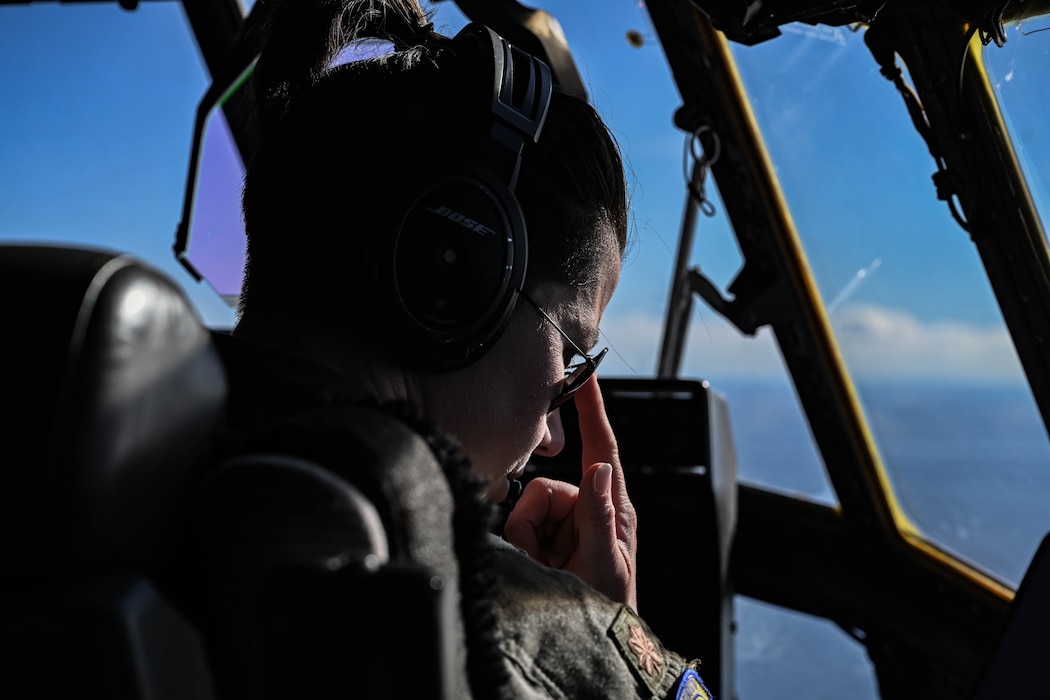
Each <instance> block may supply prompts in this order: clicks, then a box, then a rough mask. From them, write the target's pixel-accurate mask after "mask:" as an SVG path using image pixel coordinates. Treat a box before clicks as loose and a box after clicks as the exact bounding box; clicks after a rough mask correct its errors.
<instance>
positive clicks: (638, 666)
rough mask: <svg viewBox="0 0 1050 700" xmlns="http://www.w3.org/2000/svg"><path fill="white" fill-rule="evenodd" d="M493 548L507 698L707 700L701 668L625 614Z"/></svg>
mask: <svg viewBox="0 0 1050 700" xmlns="http://www.w3.org/2000/svg"><path fill="white" fill-rule="evenodd" d="M499 542H500V543H501V544H497V545H496V549H497V551H496V560H495V570H496V576H497V586H496V594H495V595H496V597H495V600H494V601H493V611H494V613H495V615H496V619H497V626H498V628H499V630H500V640H499V645H500V648H501V650H502V652H503V655H504V657H505V659H506V661H507V664H508V666H509V668H510V675H511V680H510V683H509V690H510V691H511V692H510V693H509V695H507V697H514V698H553V699H557V700H561V699H562V698H565V699H570V698H571V699H573V700H575V699H579V698H615V699H617V700H619V699H621V698H645V699H646V700H649V699H650V698H658V699H659V700H664V699H665V698H667V699H669V700H680V699H683V700H693V699H697V700H710V698H711V696H710V694H709V693H708V691H707V688H706V687H705V686H704V684H703V681H702V680H701V678H700V676H699V674H698V666H699V664H698V663H697V662H693V663H690V662H688V661H686V660H685V659H683V658H682V657H681V656H678V655H677V654H675V653H673V652H671V651H668V650H667V649H665V648H664V647H663V646H662V645H661V643H660V640H659V639H657V637H656V635H654V634H653V633H652V631H651V630H650V629H649V627H648V625H646V624H645V622H644V621H643V620H642V619H641V618H639V617H638V616H637V615H636V614H634V612H633V611H631V609H630V608H628V607H627V606H625V605H620V604H618V603H614V602H612V601H611V600H609V599H608V598H606V597H605V596H603V595H602V594H600V593H598V592H597V591H596V590H594V589H593V588H591V587H590V586H589V585H587V584H586V583H584V582H583V581H582V580H580V579H579V578H578V577H576V576H575V575H573V574H570V573H567V572H564V571H559V570H556V569H551V568H549V567H546V566H543V565H541V564H539V563H537V562H535V561H533V560H531V559H530V558H529V557H528V556H527V555H526V554H525V553H524V552H521V551H519V550H517V549H515V548H513V547H511V546H510V545H508V544H506V543H505V542H503V541H502V540H499Z"/></svg>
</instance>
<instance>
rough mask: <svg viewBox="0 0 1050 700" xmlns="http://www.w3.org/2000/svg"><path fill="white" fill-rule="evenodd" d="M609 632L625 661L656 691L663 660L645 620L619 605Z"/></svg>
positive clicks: (662, 655) (659, 648) (661, 650)
mask: <svg viewBox="0 0 1050 700" xmlns="http://www.w3.org/2000/svg"><path fill="white" fill-rule="evenodd" d="M609 634H610V635H611V636H612V638H613V641H614V642H616V647H617V648H618V649H619V650H620V655H621V656H623V658H624V660H625V661H627V664H628V665H629V666H630V667H631V668H632V669H634V672H635V674H636V675H637V676H638V677H639V678H640V679H641V680H642V682H643V683H645V685H646V686H647V687H648V688H649V690H650V691H651V692H652V693H653V694H654V695H655V694H657V693H658V692H659V688H660V681H661V680H663V676H664V669H665V667H666V666H667V661H666V659H664V650H663V647H661V646H660V643H659V642H658V641H656V638H655V637H653V636H652V634H650V633H649V630H648V628H646V626H645V623H643V622H642V621H641V620H640V619H639V618H638V616H637V615H635V614H634V613H633V612H631V610H630V609H629V608H627V607H623V608H620V612H619V614H617V616H616V619H615V620H613V623H612V627H610V628H609Z"/></svg>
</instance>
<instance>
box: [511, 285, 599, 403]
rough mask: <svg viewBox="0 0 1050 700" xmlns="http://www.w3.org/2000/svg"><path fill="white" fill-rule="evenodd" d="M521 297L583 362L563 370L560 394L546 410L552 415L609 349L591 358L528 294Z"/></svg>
mask: <svg viewBox="0 0 1050 700" xmlns="http://www.w3.org/2000/svg"><path fill="white" fill-rule="evenodd" d="M520 294H521V297H522V298H523V299H524V300H525V301H527V302H529V303H530V304H532V306H533V308H535V309H536V310H537V311H539V312H540V314H542V315H543V318H545V319H547V320H548V321H550V324H551V325H552V326H554V328H555V330H557V331H558V332H559V333H561V337H563V338H565V340H567V341H568V342H569V345H571V346H572V349H573V350H575V351H576V354H577V355H579V356H580V357H582V358H583V362H578V363H576V364H574V365H569V366H568V367H566V368H565V379H564V380H563V382H564V383H563V384H562V387H561V392H559V393H558V395H557V396H555V397H554V400H553V401H551V405H550V408H548V409H547V413H552V412H553V411H554V410H555V409H557V408H559V407H560V406H561V405H562V404H564V403H566V402H568V400H569V399H571V398H572V395H573V394H575V393H576V392H577V391H579V390H580V387H581V386H583V385H584V384H586V383H587V380H588V379H590V378H591V375H592V374H594V370H596V369H598V365H599V364H600V363H601V361H602V358H603V357H605V353H607V352H609V348H602V349H601V350H600V351H599V352H598V354H597V355H594V356H591V355H588V354H587V353H585V352H584V351H583V350H581V349H580V346H579V345H577V344H576V343H574V342H573V340H572V338H570V337H569V336H568V334H567V333H566V332H565V331H563V330H562V329H561V326H559V325H558V324H557V323H555V322H554V319H553V318H551V317H550V316H548V315H547V312H546V311H544V310H543V309H541V308H540V305H539V304H537V303H536V302H535V301H533V300H532V297H530V296H529V295H528V294H526V293H525V292H524V291H522V292H520Z"/></svg>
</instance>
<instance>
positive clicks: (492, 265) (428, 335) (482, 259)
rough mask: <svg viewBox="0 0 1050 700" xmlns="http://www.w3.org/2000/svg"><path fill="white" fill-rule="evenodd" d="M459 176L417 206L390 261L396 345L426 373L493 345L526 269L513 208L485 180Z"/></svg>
mask: <svg viewBox="0 0 1050 700" xmlns="http://www.w3.org/2000/svg"><path fill="white" fill-rule="evenodd" d="M461 172H463V173H464V174H462V175H457V176H453V177H449V178H446V179H444V180H441V181H439V182H438V183H436V184H434V185H433V186H432V187H430V188H429V189H428V190H427V191H426V192H424V193H423V194H422V195H421V196H420V197H419V198H418V199H417V200H416V202H415V204H414V205H413V206H412V207H411V208H410V209H409V211H408V214H407V215H406V217H405V218H404V220H403V221H402V223H401V226H400V228H399V230H398V233H397V236H396V237H395V239H394V241H393V250H392V251H391V255H390V257H389V258H388V260H389V261H390V269H389V270H388V274H389V278H388V279H389V280H390V291H391V293H392V295H391V296H392V300H393V309H391V312H392V314H393V315H394V317H395V318H394V319H391V320H392V321H394V322H395V323H394V324H393V325H394V327H395V329H397V328H400V329H401V331H402V333H401V336H402V337H401V338H400V339H399V346H400V347H401V348H402V349H403V351H404V352H406V353H407V354H409V355H410V358H409V359H410V360H411V361H413V362H414V364H416V365H417V366H422V367H423V368H425V369H431V370H449V369H454V368H457V367H461V366H463V365H466V364H468V363H470V362H473V361H474V360H476V359H477V358H478V357H480V355H481V353H483V352H484V351H485V350H487V349H488V348H489V347H490V346H491V344H492V343H493V342H495V340H496V339H497V338H498V337H499V334H500V333H502V332H503V329H504V328H505V327H506V325H507V322H508V320H509V319H510V315H511V312H512V311H513V309H514V305H515V303H516V301H517V294H518V291H519V290H520V289H521V287H522V284H523V283H524V278H525V270H526V267H527V263H528V260H527V258H528V245H527V238H526V233H525V225H524V221H523V219H522V216H521V212H520V210H519V208H518V204H517V201H516V200H515V199H514V197H513V196H512V195H511V194H510V192H508V191H507V189H506V187H504V186H502V185H500V184H499V183H498V182H497V183H496V184H495V185H491V184H488V183H490V182H491V180H488V179H487V178H486V177H485V175H484V174H483V173H477V174H473V175H471V174H466V172H467V171H465V170H461Z"/></svg>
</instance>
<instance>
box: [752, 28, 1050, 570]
mask: <svg viewBox="0 0 1050 700" xmlns="http://www.w3.org/2000/svg"><path fill="white" fill-rule="evenodd" d="M783 34H784V36H782V37H779V38H778V39H777V40H776V41H771V42H766V43H761V44H758V45H756V46H753V47H745V46H740V45H735V44H734V45H733V46H732V49H733V55H734V57H735V59H736V62H737V64H738V67H739V70H740V72H741V75H742V79H743V82H744V84H745V86H746V89H747V91H748V94H749V97H750V100H751V105H752V108H753V110H754V113H755V115H756V118H757V120H758V124H759V127H760V129H761V130H762V133H763V136H764V138H765V142H766V146H767V147H768V149H769V153H770V156H771V159H772V162H773V164H774V167H775V168H776V173H777V176H778V178H779V180H780V183H781V185H782V187H783V191H784V193H785V197H786V199H787V202H788V205H789V207H790V209H791V212H792V216H793V218H794V222H795V225H796V227H797V230H798V233H799V236H800V238H801V240H802V242H803V245H804V247H805V251H806V254H807V256H808V258H809V262H810V264H811V266H812V268H813V273H814V276H815V278H816V281H817V285H818V288H819V291H820V295H821V297H822V300H823V303H824V305H825V308H826V311H827V314H828V317H829V320H830V323H831V327H832V329H833V331H834V334H835V336H836V339H837V342H838V345H839V347H840V349H841V353H842V357H843V359H844V360H845V363H846V366H847V368H848V371H849V373H850V375H851V376H852V379H853V382H854V385H855V388H856V391H857V394H858V396H859V398H860V401H861V404H862V406H863V410H864V412H865V414H866V417H867V421H868V424H869V427H870V430H871V432H872V435H873V437H874V440H875V443H876V445H877V447H878V450H879V452H880V454H881V459H882V463H883V465H884V469H885V472H886V476H887V478H888V481H889V483H890V484H891V485H892V489H893V492H894V496H895V499H896V502H897V504H898V506H899V508H900V510H901V512H902V514H903V518H904V520H906V521H910V525H911V526H914V527H915V528H917V530H918V531H919V532H920V533H921V535H922V536H923V537H924V538H925V539H927V540H928V541H930V542H932V543H934V544H935V545H936V546H937V547H938V548H940V549H942V550H945V551H946V552H948V553H950V554H952V555H954V556H956V557H958V558H961V559H964V560H966V561H968V562H970V563H972V564H974V565H975V566H976V567H977V568H979V569H983V570H985V571H987V572H989V573H991V574H992V575H993V576H994V577H996V578H999V579H1001V580H1003V581H1005V582H1008V583H1012V584H1015V585H1016V583H1017V582H1018V581H1019V580H1020V578H1021V576H1022V574H1023V573H1024V570H1025V568H1026V567H1027V564H1028V562H1029V560H1030V558H1031V556H1032V553H1033V551H1034V550H1035V548H1036V545H1037V544H1038V542H1039V540H1040V539H1041V537H1042V535H1043V534H1044V533H1045V532H1046V530H1047V529H1050V512H1048V511H1047V509H1046V507H1045V503H1046V502H1047V499H1048V497H1050V473H1048V472H1047V470H1046V468H1045V467H1046V464H1047V463H1048V462H1050V446H1048V444H1047V440H1046V432H1045V430H1044V428H1043V425H1042V422H1041V420H1040V418H1039V414H1038V412H1037V410H1036V406H1035V404H1034V401H1033V399H1032V397H1031V393H1030V391H1029V390H1028V387H1027V385H1026V383H1025V378H1024V375H1023V373H1022V370H1021V367H1020V365H1019V362H1018V360H1017V356H1016V353H1015V352H1014V349H1013V345H1012V343H1011V339H1010V336H1009V334H1008V333H1007V331H1006V328H1005V326H1004V324H1003V321H1002V317H1001V314H1000V312H999V308H998V306H997V304H996V302H995V299H994V297H993V295H992V291H991V288H990V286H989V284H988V279H987V276H986V274H985V272H984V269H983V268H982V266H981V263H980V259H979V257H978V255H977V252H976V250H975V249H974V245H973V243H972V242H971V240H970V238H969V236H968V235H967V234H966V232H965V231H963V230H962V229H961V228H960V227H959V226H958V225H957V224H956V223H955V221H954V220H953V219H952V217H951V215H950V213H949V210H948V207H946V206H945V203H944V202H942V201H938V199H937V197H936V190H935V187H934V184H933V182H932V181H931V179H930V176H931V175H932V174H933V172H934V171H935V169H936V166H935V164H934V161H933V160H932V158H931V157H930V154H929V151H928V149H927V147H926V144H925V143H924V142H923V140H922V139H921V138H920V136H919V135H918V133H916V131H915V129H914V128H913V126H912V123H911V121H910V119H909V116H908V113H907V110H906V109H905V106H904V104H903V102H902V100H901V97H900V95H899V94H898V92H897V91H896V90H895V89H894V87H893V85H892V84H890V83H889V82H888V81H886V79H885V78H883V77H882V75H880V73H879V68H878V65H877V64H876V62H875V61H874V60H873V58H872V56H871V54H870V53H869V51H868V49H867V47H866V46H865V44H864V41H863V29H861V28H855V29H851V28H847V27H823V26H817V27H812V26H809V25H787V26H785V27H784V28H783ZM1031 39H1033V37H1031V36H1028V37H1024V40H1026V41H1030V40H1031ZM1036 41H1038V40H1036ZM1017 43H1018V44H1020V43H1021V42H1017ZM1044 44H1045V42H1044ZM995 51H996V47H994V46H993V47H990V48H989V49H988V53H989V54H994V53H995ZM1043 51H1044V53H1043V54H1042V56H1043V58H1042V60H1039V56H1038V55H1029V54H1026V55H1025V56H1023V57H1022V56H1017V58H1016V63H1019V62H1020V61H1022V60H1024V61H1025V62H1026V68H1027V70H1028V71H1030V72H1031V73H1042V74H1044V75H1041V76H1038V77H1036V76H1032V77H1031V78H1026V79H1025V80H1026V82H1025V81H1022V80H1021V79H1020V78H1019V76H1020V75H1021V67H1020V65H1016V64H1015V62H1013V61H1011V60H1010V59H1003V58H1001V57H997V58H996V59H994V60H995V62H996V63H995V65H997V66H999V65H1002V66H1008V68H1006V70H1011V69H1010V68H1009V66H1013V68H1012V70H1013V73H1012V74H1013V75H1015V76H1018V79H1017V82H1011V83H1007V88H1005V89H1007V90H1008V91H1011V97H1013V93H1018V97H1016V98H1014V99H1021V100H1023V99H1029V100H1031V102H1029V103H1028V104H1029V105H1030V106H1031V108H1033V109H1034V107H1035V105H1036V104H1040V105H1041V104H1043V103H1045V98H1044V96H1045V94H1046V81H1047V78H1046V77H1045V71H1043V70H1042V68H1043V67H1044V66H1045V64H1046V60H1045V56H1046V54H1045V48H1044V49H1043ZM986 60H988V61H990V60H992V59H990V58H989V59H986ZM1004 60H1005V61H1006V62H1005V63H1003V61H1004ZM1036 66H1038V68H1037V67H1036ZM1000 70H1001V69H1000ZM1004 74H1005V71H1004ZM1025 75H1028V73H1025ZM1001 80H1003V81H1005V78H1002V79H1001ZM1036 80H1039V81H1042V82H1041V86H1042V87H1040V85H1036V84H1035V82H1034V81H1036ZM1028 91H1031V92H1028ZM1022 92H1023V95H1024V96H1021V94H1020V93H1022ZM1016 104H1018V105H1024V104H1025V103H1024V102H1020V101H1019V102H1016ZM1026 118H1027V119H1028V121H1023V120H1024V119H1026ZM1037 123H1038V122H1037V117H1036V113H1035V112H1034V111H1032V113H1031V114H1027V113H1025V112H1023V111H1022V112H1021V113H1020V114H1019V115H1018V117H1017V119H1016V124H1017V125H1018V126H1019V127H1020V128H1021V129H1022V130H1024V128H1026V127H1027V128H1028V130H1029V132H1030V133H1032V136H1033V137H1036V142H1038V138H1039V137H1042V136H1043V133H1042V129H1035V128H1034V127H1035V125H1036V124H1037ZM1043 143H1044V145H1043V148H1044V151H1043V153H1044V154H1045V153H1046V151H1045V148H1046V146H1045V141H1044V142H1043ZM1037 153H1038V152H1037V151H1032V152H1030V153H1029V157H1030V158H1032V159H1033V160H1038V159H1037V157H1036V156H1037ZM1043 161H1044V162H1045V161H1046V158H1045V155H1044V158H1043ZM1044 196H1045V195H1044Z"/></svg>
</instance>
